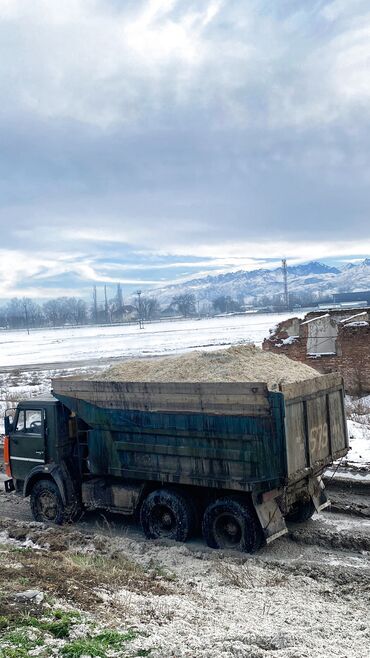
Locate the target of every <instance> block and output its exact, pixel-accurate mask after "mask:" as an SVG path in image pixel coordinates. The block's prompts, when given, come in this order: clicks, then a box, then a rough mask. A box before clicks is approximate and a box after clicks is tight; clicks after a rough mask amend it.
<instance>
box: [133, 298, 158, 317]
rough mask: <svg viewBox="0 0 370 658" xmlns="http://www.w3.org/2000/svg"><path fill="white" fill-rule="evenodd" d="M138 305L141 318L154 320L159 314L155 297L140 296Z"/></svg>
mask: <svg viewBox="0 0 370 658" xmlns="http://www.w3.org/2000/svg"><path fill="white" fill-rule="evenodd" d="M140 306H141V316H142V319H143V320H154V319H155V318H158V317H159V316H160V312H161V307H160V305H159V302H158V299H155V297H141V300H140ZM138 313H139V308H138Z"/></svg>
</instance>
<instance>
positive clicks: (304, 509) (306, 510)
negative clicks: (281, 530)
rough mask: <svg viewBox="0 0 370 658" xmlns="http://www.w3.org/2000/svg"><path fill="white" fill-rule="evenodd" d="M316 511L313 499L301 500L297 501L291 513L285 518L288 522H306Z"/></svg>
mask: <svg viewBox="0 0 370 658" xmlns="http://www.w3.org/2000/svg"><path fill="white" fill-rule="evenodd" d="M315 511H316V510H315V505H314V504H313V502H312V500H311V499H310V500H299V501H298V502H297V503H295V505H294V506H293V508H292V509H291V511H290V512H289V514H287V515H286V517H285V519H286V521H288V523H304V522H305V521H308V520H309V519H310V518H311V516H313V514H314V513H315Z"/></svg>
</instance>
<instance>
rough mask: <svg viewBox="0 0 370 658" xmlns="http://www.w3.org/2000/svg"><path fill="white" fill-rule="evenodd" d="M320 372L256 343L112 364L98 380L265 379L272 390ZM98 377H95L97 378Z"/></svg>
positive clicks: (203, 380)
mask: <svg viewBox="0 0 370 658" xmlns="http://www.w3.org/2000/svg"><path fill="white" fill-rule="evenodd" d="M318 376H319V373H318V372H317V371H316V370H314V369H313V368H310V367H309V366H306V365H305V364H303V363H299V362H297V361H292V360H291V359H288V357H286V356H285V355H279V354H274V353H272V352H264V351H262V350H261V349H260V348H258V347H255V346H254V345H236V346H233V347H229V348H228V349H223V350H215V351H211V352H204V351H200V350H196V351H193V352H188V353H186V354H182V355H180V356H175V357H169V356H166V357H161V358H150V359H132V360H127V361H123V362H122V363H119V364H117V365H114V366H111V367H110V368H108V369H107V370H106V371H104V372H103V373H101V374H99V376H98V377H97V379H99V380H107V381H127V382H266V383H267V385H268V387H269V389H270V390H276V389H277V388H278V387H279V384H292V383H295V382H298V381H302V380H305V379H312V378H313V377H318ZM94 379H95V377H94Z"/></svg>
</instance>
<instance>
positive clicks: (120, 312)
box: [115, 283, 123, 320]
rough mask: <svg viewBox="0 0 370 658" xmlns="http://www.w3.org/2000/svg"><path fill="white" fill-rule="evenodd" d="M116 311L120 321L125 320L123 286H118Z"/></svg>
mask: <svg viewBox="0 0 370 658" xmlns="http://www.w3.org/2000/svg"><path fill="white" fill-rule="evenodd" d="M115 309H116V312H117V316H118V319H119V320H122V318H123V294H122V287H121V284H120V283H118V284H117V293H116V299H115Z"/></svg>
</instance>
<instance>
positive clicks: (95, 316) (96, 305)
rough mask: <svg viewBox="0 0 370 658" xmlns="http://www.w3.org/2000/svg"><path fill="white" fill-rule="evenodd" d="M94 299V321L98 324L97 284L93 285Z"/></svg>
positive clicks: (92, 311) (92, 313) (92, 310)
mask: <svg viewBox="0 0 370 658" xmlns="http://www.w3.org/2000/svg"><path fill="white" fill-rule="evenodd" d="M92 297H93V301H92V308H91V315H92V321H93V322H94V324H98V292H97V289H96V286H94V287H93V295H92Z"/></svg>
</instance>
